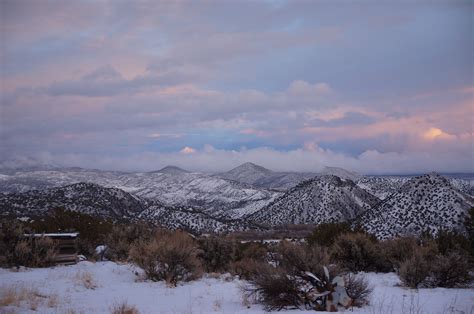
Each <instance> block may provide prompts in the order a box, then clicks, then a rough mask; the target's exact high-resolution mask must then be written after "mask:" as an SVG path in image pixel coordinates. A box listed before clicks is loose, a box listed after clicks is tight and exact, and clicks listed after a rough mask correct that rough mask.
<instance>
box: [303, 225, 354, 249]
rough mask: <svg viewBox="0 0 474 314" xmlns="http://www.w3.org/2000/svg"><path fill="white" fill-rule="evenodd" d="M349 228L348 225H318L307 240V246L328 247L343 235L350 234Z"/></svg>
mask: <svg viewBox="0 0 474 314" xmlns="http://www.w3.org/2000/svg"><path fill="white" fill-rule="evenodd" d="M350 232H352V231H351V227H350V225H349V224H348V223H345V222H340V223H323V224H320V225H318V226H317V227H316V228H315V229H314V231H313V232H312V233H311V235H310V236H309V237H308V238H307V241H308V244H309V245H315V244H316V245H322V246H326V247H330V246H331V245H333V244H334V241H335V240H336V239H337V238H338V237H339V236H340V235H341V234H345V233H350Z"/></svg>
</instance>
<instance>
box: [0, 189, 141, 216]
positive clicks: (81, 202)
mask: <svg viewBox="0 0 474 314" xmlns="http://www.w3.org/2000/svg"><path fill="white" fill-rule="evenodd" d="M147 206H148V203H147V202H146V201H145V200H142V199H140V198H138V197H137V196H134V195H131V194H129V193H127V192H124V191H122V190H120V189H116V188H104V187H102V186H100V185H97V184H93V183H77V184H73V185H68V186H64V187H60V188H53V189H48V190H34V191H28V192H25V193H15V194H2V195H0V213H1V214H2V215H14V216H41V215H44V214H46V213H47V212H48V211H49V210H52V209H55V208H64V209H66V210H70V211H78V212H81V213H84V214H89V215H96V216H101V217H106V218H114V219H131V218H133V217H135V216H137V215H138V214H139V213H141V212H142V211H143V210H144V209H145V208H146V207H147Z"/></svg>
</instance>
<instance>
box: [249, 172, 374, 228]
mask: <svg viewBox="0 0 474 314" xmlns="http://www.w3.org/2000/svg"><path fill="white" fill-rule="evenodd" d="M378 202H380V200H379V199H378V198H377V197H375V196H373V195H371V194H370V193H368V192H366V191H365V190H363V189H361V188H359V187H358V186H357V185H356V184H355V183H354V182H352V181H350V180H346V179H341V178H339V177H336V176H319V177H316V178H314V179H311V180H308V181H304V182H303V183H300V184H299V185H297V186H296V187H294V188H292V189H291V190H289V191H288V192H287V193H285V194H284V195H283V196H281V197H280V198H278V199H277V200H275V201H274V202H272V203H271V204H269V205H268V206H266V207H264V208H262V209H261V210H259V211H258V212H256V213H254V214H251V215H248V216H247V217H246V218H247V219H248V220H250V221H252V222H255V223H258V224H262V225H267V226H278V225H286V224H320V223H326V222H342V221H349V220H351V219H353V218H355V217H356V216H357V215H359V214H361V213H362V212H364V211H366V210H368V209H369V208H371V207H372V206H375V205H376V204H377V203H378Z"/></svg>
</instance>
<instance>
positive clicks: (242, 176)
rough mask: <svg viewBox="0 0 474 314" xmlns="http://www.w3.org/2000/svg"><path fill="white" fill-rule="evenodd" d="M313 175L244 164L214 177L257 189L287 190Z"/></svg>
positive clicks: (249, 163)
mask: <svg viewBox="0 0 474 314" xmlns="http://www.w3.org/2000/svg"><path fill="white" fill-rule="evenodd" d="M315 175H316V174H313V173H300V172H276V171H272V170H269V169H267V168H264V167H262V166H259V165H256V164H253V163H251V162H246V163H244V164H242V165H240V166H238V167H236V168H234V169H232V170H229V171H227V172H222V173H218V174H216V177H220V178H223V179H227V180H233V181H237V182H240V183H245V184H249V185H252V186H254V187H257V188H263V189H274V190H287V189H289V188H292V187H294V186H296V185H297V184H298V183H300V182H302V181H304V180H307V179H310V178H312V177H314V176H315Z"/></svg>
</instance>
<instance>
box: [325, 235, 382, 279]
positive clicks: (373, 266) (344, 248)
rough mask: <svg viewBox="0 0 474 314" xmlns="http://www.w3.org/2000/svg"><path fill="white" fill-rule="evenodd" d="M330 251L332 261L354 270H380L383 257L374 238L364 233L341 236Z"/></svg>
mask: <svg viewBox="0 0 474 314" xmlns="http://www.w3.org/2000/svg"><path fill="white" fill-rule="evenodd" d="M330 253H331V260H332V261H334V262H336V263H338V264H339V265H340V266H341V267H343V268H345V269H347V270H350V271H352V272H357V271H374V270H378V265H379V264H380V261H381V259H382V258H383V257H382V255H381V253H380V252H379V251H378V250H377V247H376V242H375V241H374V239H372V238H371V237H369V236H368V235H366V234H364V233H354V234H343V235H341V236H339V237H338V238H337V239H336V241H335V242H334V245H333V246H332V248H331V251H330Z"/></svg>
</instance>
